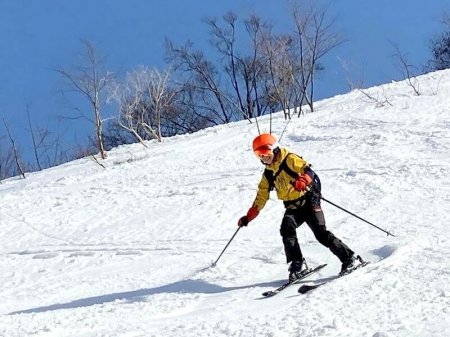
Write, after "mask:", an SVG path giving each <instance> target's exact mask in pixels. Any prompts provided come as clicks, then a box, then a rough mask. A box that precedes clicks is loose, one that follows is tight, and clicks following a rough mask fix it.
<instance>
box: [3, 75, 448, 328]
mask: <svg viewBox="0 0 450 337" xmlns="http://www.w3.org/2000/svg"><path fill="white" fill-rule="evenodd" d="M419 83H420V88H421V91H422V95H421V96H415V95H414V93H413V90H412V88H411V87H409V86H408V85H407V84H406V83H405V82H399V83H391V84H386V85H384V86H381V87H376V88H371V89H368V90H367V93H368V94H369V95H370V96H371V97H372V98H376V99H377V100H378V103H381V102H383V101H384V102H385V103H386V104H384V106H379V104H377V103H376V102H375V101H374V100H371V99H369V98H368V97H367V96H365V95H363V94H362V93H360V92H357V91H355V92H351V93H349V94H347V95H341V96H337V97H334V98H331V99H327V100H324V101H321V102H318V103H317V112H315V113H311V114H306V115H305V116H304V117H301V118H294V119H293V120H292V121H291V122H290V124H289V125H288V127H287V130H286V132H285V134H284V136H283V138H282V139H281V145H282V146H286V147H288V148H289V149H291V150H292V151H295V152H297V153H299V154H300V155H302V156H303V157H304V158H305V159H306V160H308V161H309V162H311V163H312V164H313V167H314V169H315V171H316V172H317V173H318V174H319V175H320V177H321V180H322V186H323V187H322V191H323V194H324V196H325V197H326V198H327V199H330V200H332V201H333V202H335V203H337V204H339V205H341V206H343V207H345V208H347V209H349V210H350V211H352V212H355V213H357V214H358V215H360V216H362V217H364V218H366V219H368V220H369V221H372V222H374V223H375V224H377V225H379V226H381V227H383V228H386V229H388V230H390V231H391V232H392V233H394V234H395V235H396V237H395V238H393V237H388V236H386V235H385V234H383V233H382V232H380V231H378V230H377V229H375V228H373V227H370V226H369V225H367V224H365V223H363V222H361V221H359V220H358V219H356V218H354V217H351V216H349V215H348V214H346V213H343V212H342V211H340V210H338V209H337V208H335V207H333V206H331V205H328V204H325V203H324V204H323V209H324V212H325V216H326V219H327V225H328V228H329V229H330V230H331V231H333V232H334V233H335V234H336V235H337V236H338V237H340V238H341V239H342V240H343V241H344V242H346V243H347V244H348V245H349V246H350V247H351V248H352V249H353V250H355V251H356V252H357V253H358V254H361V255H362V256H363V257H364V258H365V259H367V260H370V261H371V262H372V263H371V264H370V265H369V266H367V267H366V268H364V269H361V270H359V271H357V272H355V273H353V274H351V275H349V276H347V277H344V278H341V279H338V280H336V281H334V282H332V283H329V284H328V285H327V286H324V287H322V288H319V289H317V290H316V291H313V292H311V293H309V294H307V295H300V294H298V293H297V292H296V289H297V287H293V288H292V289H288V290H286V292H283V293H282V294H280V295H279V296H276V297H273V298H270V299H261V293H262V292H263V291H266V290H270V289H272V288H274V287H276V286H278V285H280V284H281V283H282V282H283V280H284V279H286V277H287V265H286V264H285V258H284V253H283V248H282V242H281V237H280V235H279V225H280V221H281V218H282V215H283V206H282V203H281V202H279V201H277V200H276V197H275V195H274V193H272V194H273V195H272V199H271V200H270V201H269V202H268V204H267V205H266V208H265V209H264V210H263V211H262V213H261V214H260V216H259V217H258V218H257V219H256V220H255V221H253V222H252V223H251V224H250V225H249V227H247V228H244V229H242V230H241V231H239V233H238V235H237V236H236V237H235V239H234V240H233V242H232V243H231V245H230V246H229V248H228V250H227V251H226V252H225V254H224V255H223V256H222V258H221V260H220V261H219V263H218V265H217V266H216V267H215V268H211V267H210V266H211V263H212V262H213V261H214V260H215V259H216V258H217V256H218V255H219V254H220V252H221V251H222V249H223V248H224V246H225V245H226V243H227V242H228V240H229V239H230V238H231V236H232V235H233V233H234V232H235V230H236V228H237V227H236V222H237V219H238V218H239V217H240V216H242V215H244V214H245V213H246V211H247V209H248V207H249V206H250V205H251V203H252V202H253V199H254V196H255V191H256V186H257V184H258V182H259V179H260V177H261V173H262V170H263V167H262V165H261V164H260V163H259V162H258V160H257V159H256V158H255V157H254V155H253V153H252V151H251V141H252V139H253V138H254V137H255V136H256V134H257V130H256V125H255V124H249V123H248V122H239V123H234V124H229V125H223V126H219V127H215V128H211V129H207V130H204V131H201V132H198V133H196V134H193V135H185V136H178V137H174V138H170V139H166V140H165V142H164V143H163V144H157V143H156V142H149V143H148V148H144V147H143V146H142V145H140V144H136V145H133V146H123V147H120V148H117V149H115V150H113V151H111V152H110V153H109V157H108V159H107V160H105V161H104V162H103V164H104V166H105V168H102V167H100V166H99V165H97V164H96V163H95V162H94V161H92V160H90V159H83V160H78V161H75V162H71V163H68V164H66V165H62V166H60V167H56V168H52V169H48V170H46V171H43V172H40V173H34V174H30V175H29V176H28V177H27V179H25V180H20V179H10V180H7V181H3V182H2V183H1V184H0V233H1V236H0V254H1V255H0V268H1V269H0V270H1V273H0V283H1V284H2V287H1V291H0V298H1V301H0V303H1V304H0V336H4V337H14V336H18V337H19V336H20V337H23V336H39V337H41V336H55V337H65V336H76V337H87V336H108V337H112V336H114V337H119V336H120V337H137V336H142V337H144V336H145V337H147V336H155V337H157V336H165V337H172V336H196V337H203V336H242V337H246V336H258V337H260V336H267V337H269V336H271V337H285V336H302V337H309V336H321V337H325V336H346V337H348V336H369V337H372V336H373V337H393V336H408V337H410V336H421V337H423V336H450V333H449V332H448V331H449V329H450V269H449V268H448V264H449V256H450V244H449V242H450V231H449V230H448V226H449V224H450V215H449V209H450V208H449V205H450V180H449V176H450V71H444V72H437V73H432V74H428V75H425V76H422V77H420V78H419ZM386 101H388V102H386ZM273 123H274V124H273V125H274V126H273V129H274V133H275V134H276V135H278V136H279V135H280V133H281V131H282V130H283V128H284V127H285V125H286V122H285V120H284V119H283V117H282V115H281V114H279V115H275V116H274V121H273ZM260 126H261V127H262V129H263V130H264V131H268V128H269V119H268V116H267V117H265V118H261V119H260ZM297 232H298V235H299V240H300V244H301V246H302V250H303V252H304V254H305V256H306V258H307V259H308V261H309V263H310V264H311V265H317V264H320V263H328V266H327V267H326V268H324V269H322V271H321V272H320V273H318V274H316V275H314V276H313V277H311V278H310V280H311V282H312V281H314V280H320V279H326V278H327V277H330V276H333V275H336V273H337V272H338V271H339V269H340V262H339V261H338V260H337V258H336V257H335V256H333V255H332V254H331V253H330V252H329V251H328V250H327V249H326V248H324V247H323V246H321V245H320V244H319V243H318V242H317V241H316V240H315V239H314V237H313V235H312V233H311V231H310V230H309V228H308V227H307V226H302V227H300V228H299V229H298V231H297Z"/></svg>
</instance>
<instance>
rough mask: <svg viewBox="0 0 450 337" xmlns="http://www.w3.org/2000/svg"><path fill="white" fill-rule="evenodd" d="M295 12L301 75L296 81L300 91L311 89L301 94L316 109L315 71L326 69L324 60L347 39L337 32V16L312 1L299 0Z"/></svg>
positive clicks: (293, 11) (296, 44) (298, 68)
mask: <svg viewBox="0 0 450 337" xmlns="http://www.w3.org/2000/svg"><path fill="white" fill-rule="evenodd" d="M292 13H293V14H292V17H293V19H294V24H295V34H294V35H293V38H294V43H295V46H296V54H294V60H298V61H297V64H296V70H297V71H298V75H297V76H295V81H296V85H297V86H298V87H299V88H300V89H299V92H307V95H306V96H303V95H301V96H299V97H300V98H303V97H304V98H305V99H306V101H307V103H308V105H309V107H310V109H311V112H313V111H314V89H315V88H314V85H315V82H314V81H315V74H316V72H317V71H319V70H322V69H323V68H322V66H321V64H320V60H321V59H322V58H323V57H324V56H325V55H326V54H328V53H329V52H330V51H331V50H332V49H334V48H335V47H337V46H339V45H340V44H342V43H343V42H344V41H345V40H344V38H343V37H342V35H341V34H339V33H337V32H335V30H334V29H335V20H332V19H328V16H327V15H328V13H327V10H326V9H320V8H319V7H317V6H315V5H313V4H311V3H310V2H308V1H302V0H298V1H296V2H295V5H294V8H293V10H292ZM298 103H302V102H298ZM298 103H297V104H298ZM297 106H301V105H297Z"/></svg>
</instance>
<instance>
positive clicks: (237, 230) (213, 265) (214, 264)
mask: <svg viewBox="0 0 450 337" xmlns="http://www.w3.org/2000/svg"><path fill="white" fill-rule="evenodd" d="M241 228H242V227H238V229H236V232H234V234H233V236H232V237H231V239H230V241H228V243H227V245H226V246H225V248H224V249H223V250H222V253H220V255H219V257H218V258H217V260H216V262H214V263H213V264H212V265H211V267H215V266H216V264H217V261H219V259H220V257H221V256H222V254H223V253H224V252H225V250H226V249H227V248H228V246H229V245H230V243H231V241H233V239H234V237H235V236H236V234H237V233H238V232H239V230H240V229H241Z"/></svg>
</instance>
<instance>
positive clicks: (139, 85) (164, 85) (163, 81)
mask: <svg viewBox="0 0 450 337" xmlns="http://www.w3.org/2000/svg"><path fill="white" fill-rule="evenodd" d="M169 80H170V76H169V72H168V71H166V72H164V73H161V72H159V71H158V70H156V69H154V70H150V69H148V68H142V69H141V70H139V71H133V72H131V73H129V74H128V76H127V78H126V81H125V84H124V86H123V88H121V86H120V85H119V84H117V83H116V85H115V86H114V87H113V89H112V91H111V95H110V98H111V99H114V100H115V101H116V102H117V104H118V106H119V113H120V116H119V118H118V123H119V125H120V126H121V127H122V128H124V129H125V130H127V131H129V132H130V133H131V134H132V135H133V136H134V137H136V139H137V140H138V141H139V142H141V143H142V144H144V140H146V139H152V138H155V139H157V140H158V141H160V142H161V141H162V138H163V134H164V133H163V127H164V123H165V121H167V120H170V114H171V113H172V112H173V110H174V101H175V97H176V91H174V90H172V89H171V88H169V84H168V82H169ZM144 145H145V144H144Z"/></svg>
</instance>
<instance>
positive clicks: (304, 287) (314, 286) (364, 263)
mask: <svg viewBox="0 0 450 337" xmlns="http://www.w3.org/2000/svg"><path fill="white" fill-rule="evenodd" d="M360 262H361V263H360V264H358V265H357V266H355V267H353V268H351V269H349V270H347V271H346V272H345V273H344V274H339V275H338V276H336V277H334V278H332V279H330V280H328V281H324V282H321V283H317V284H304V285H302V286H300V288H298V292H299V293H300V294H306V293H307V292H309V291H311V290H314V289H317V288H319V287H321V286H323V285H325V284H328V283H330V282H332V281H334V280H336V279H339V278H341V277H343V276H346V275H348V274H351V273H353V272H354V271H355V270H357V269H359V268H362V267H365V266H367V265H368V264H369V263H370V262H369V261H364V260H362V259H361V260H360Z"/></svg>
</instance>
